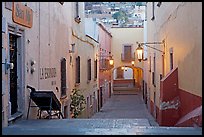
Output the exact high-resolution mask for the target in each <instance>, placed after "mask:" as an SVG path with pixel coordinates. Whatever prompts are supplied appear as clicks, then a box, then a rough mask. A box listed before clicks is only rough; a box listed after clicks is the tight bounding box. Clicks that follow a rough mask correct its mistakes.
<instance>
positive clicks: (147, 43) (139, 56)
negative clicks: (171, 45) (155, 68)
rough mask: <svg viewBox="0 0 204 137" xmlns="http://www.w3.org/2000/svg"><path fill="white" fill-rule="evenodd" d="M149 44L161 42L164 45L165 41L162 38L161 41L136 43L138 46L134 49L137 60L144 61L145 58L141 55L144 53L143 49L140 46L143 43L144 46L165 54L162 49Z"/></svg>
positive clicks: (159, 43)
mask: <svg viewBox="0 0 204 137" xmlns="http://www.w3.org/2000/svg"><path fill="white" fill-rule="evenodd" d="M137 44H138V43H137ZM150 44H156V45H161V44H162V45H163V46H164V47H165V41H164V40H163V41H162V42H144V43H139V44H138V47H137V49H136V51H137V59H138V60H139V62H141V61H142V60H143V61H145V60H144V59H143V55H144V50H143V48H142V46H143V45H144V46H146V47H149V48H152V49H154V50H157V51H159V52H162V53H163V54H165V52H164V51H162V50H159V49H157V48H154V47H151V46H149V45H150Z"/></svg>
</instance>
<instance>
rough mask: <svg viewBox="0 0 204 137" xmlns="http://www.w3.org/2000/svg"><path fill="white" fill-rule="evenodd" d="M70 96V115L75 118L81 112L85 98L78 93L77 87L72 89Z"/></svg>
mask: <svg viewBox="0 0 204 137" xmlns="http://www.w3.org/2000/svg"><path fill="white" fill-rule="evenodd" d="M70 97H71V104H70V111H71V117H72V118H77V117H78V116H79V115H80V114H81V112H82V111H83V110H84V108H85V106H84V104H86V101H85V98H84V96H83V95H82V94H80V90H79V89H73V90H72V94H71V95H70Z"/></svg>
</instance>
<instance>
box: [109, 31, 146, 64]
mask: <svg viewBox="0 0 204 137" xmlns="http://www.w3.org/2000/svg"><path fill="white" fill-rule="evenodd" d="M110 32H111V34H112V36H113V38H112V47H111V51H112V53H113V55H114V56H113V59H114V67H115V68H117V67H119V66H124V65H126V66H128V65H130V66H131V62H130V63H124V62H122V61H121V54H122V53H123V44H133V46H132V50H133V52H135V53H136V48H137V46H138V45H137V44H136V42H143V37H144V35H143V28H111V29H110ZM135 56H136V54H135ZM135 66H136V67H140V68H142V62H139V61H138V60H137V59H136V60H135Z"/></svg>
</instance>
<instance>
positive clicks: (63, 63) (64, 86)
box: [61, 58, 67, 96]
mask: <svg viewBox="0 0 204 137" xmlns="http://www.w3.org/2000/svg"><path fill="white" fill-rule="evenodd" d="M66 77H67V76H66V59H65V58H63V59H62V60H61V96H65V95H66V89H67V84H66Z"/></svg>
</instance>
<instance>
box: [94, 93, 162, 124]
mask: <svg viewBox="0 0 204 137" xmlns="http://www.w3.org/2000/svg"><path fill="white" fill-rule="evenodd" d="M123 92H125V91H123ZM91 119H147V120H148V121H149V124H150V125H151V126H158V123H157V122H156V121H155V120H154V118H153V117H152V115H151V114H150V113H149V112H148V110H147V107H146V105H145V104H144V101H143V100H142V92H141V91H140V92H136V93H135V94H115V95H112V96H111V98H109V99H108V100H107V101H106V102H105V103H104V105H103V107H102V108H101V110H100V111H99V112H97V113H95V115H93V116H92V117H91Z"/></svg>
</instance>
